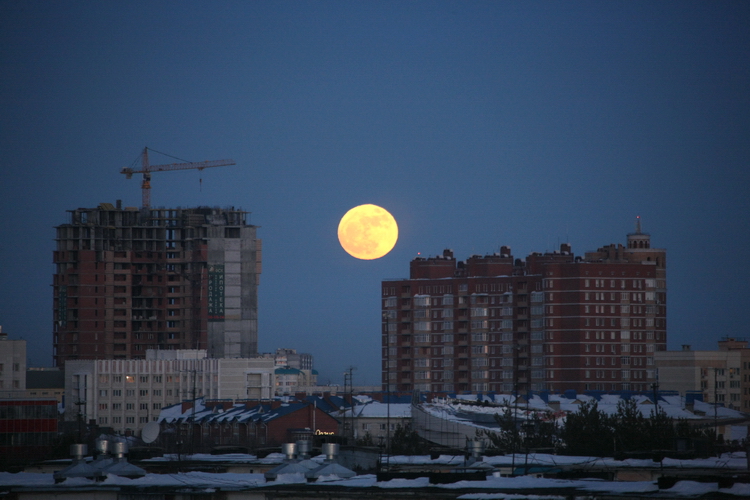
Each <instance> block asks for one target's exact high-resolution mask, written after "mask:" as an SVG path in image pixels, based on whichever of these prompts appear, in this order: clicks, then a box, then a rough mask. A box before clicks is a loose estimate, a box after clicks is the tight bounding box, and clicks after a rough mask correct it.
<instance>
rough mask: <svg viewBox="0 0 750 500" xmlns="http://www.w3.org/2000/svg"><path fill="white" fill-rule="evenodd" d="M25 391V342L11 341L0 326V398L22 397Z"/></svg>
mask: <svg viewBox="0 0 750 500" xmlns="http://www.w3.org/2000/svg"><path fill="white" fill-rule="evenodd" d="M25 391H26V341H25V340H23V339H20V340H11V339H9V338H8V334H7V333H3V329H2V327H1V326H0V397H2V398H17V397H23V396H24V395H25Z"/></svg>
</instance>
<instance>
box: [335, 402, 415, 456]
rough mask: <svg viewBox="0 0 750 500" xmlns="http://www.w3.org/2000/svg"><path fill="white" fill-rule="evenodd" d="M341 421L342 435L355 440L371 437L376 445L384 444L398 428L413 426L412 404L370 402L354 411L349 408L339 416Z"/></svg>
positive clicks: (358, 406) (359, 405) (357, 406)
mask: <svg viewBox="0 0 750 500" xmlns="http://www.w3.org/2000/svg"><path fill="white" fill-rule="evenodd" d="M336 417H337V418H338V419H339V420H341V423H342V433H343V434H344V435H346V436H353V437H354V439H362V438H365V437H366V436H367V435H369V436H370V438H371V439H372V441H373V443H374V444H376V445H380V444H384V443H385V442H386V440H387V436H388V428H389V427H390V434H391V437H393V433H394V432H395V430H396V427H398V426H399V425H400V426H401V427H407V426H409V425H410V424H411V403H391V404H390V405H388V404H387V403H380V402H378V401H369V402H367V403H365V404H357V405H355V406H354V408H353V410H352V409H351V408H348V409H346V410H344V411H342V412H341V413H340V414H337V415H336Z"/></svg>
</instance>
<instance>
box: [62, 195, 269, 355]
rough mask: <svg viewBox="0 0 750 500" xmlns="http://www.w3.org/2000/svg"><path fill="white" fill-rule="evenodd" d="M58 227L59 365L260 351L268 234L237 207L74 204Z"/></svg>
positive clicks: (254, 352) (250, 353) (252, 353)
mask: <svg viewBox="0 0 750 500" xmlns="http://www.w3.org/2000/svg"><path fill="white" fill-rule="evenodd" d="M68 213H69V220H68V221H67V223H65V224H62V225H60V226H57V228H56V230H57V239H56V240H57V249H56V250H55V252H54V263H55V266H56V271H55V275H54V283H53V300H54V327H53V331H54V340H53V357H54V362H55V365H57V366H62V365H64V364H65V361H66V360H68V359H139V358H145V356H146V350H147V349H167V350H173V349H206V350H207V351H208V354H209V356H210V357H215V358H239V357H244V358H246V357H250V356H253V355H255V354H256V353H257V346H258V321H257V318H258V281H259V276H260V272H261V240H259V239H257V237H256V226H253V225H251V224H248V223H247V212H245V211H242V210H239V209H235V208H211V207H196V208H143V209H138V208H130V207H125V208H122V206H121V203H120V202H119V201H118V202H117V204H116V205H112V204H110V203H102V204H100V205H99V206H98V207H96V208H78V209H76V210H69V211H68Z"/></svg>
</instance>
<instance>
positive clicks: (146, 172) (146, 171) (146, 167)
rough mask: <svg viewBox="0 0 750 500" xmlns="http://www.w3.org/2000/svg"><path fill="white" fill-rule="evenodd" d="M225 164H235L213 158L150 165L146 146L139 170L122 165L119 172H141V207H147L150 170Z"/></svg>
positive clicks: (158, 170)
mask: <svg viewBox="0 0 750 500" xmlns="http://www.w3.org/2000/svg"><path fill="white" fill-rule="evenodd" d="M226 165H236V163H235V162H234V160H213V161H199V162H190V163H169V164H165V165H151V164H149V162H148V148H147V147H146V148H143V154H142V155H141V168H140V169H139V170H136V169H133V168H130V167H123V168H122V170H120V173H121V174H125V177H126V178H127V179H130V178H131V177H133V174H143V182H142V183H141V192H142V195H143V208H149V207H150V206H151V172H165V171H168V170H188V169H197V170H203V169H204V168H211V167H224V166H226Z"/></svg>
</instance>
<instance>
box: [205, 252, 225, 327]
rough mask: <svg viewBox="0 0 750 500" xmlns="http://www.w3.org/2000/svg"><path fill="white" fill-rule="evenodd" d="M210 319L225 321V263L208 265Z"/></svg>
mask: <svg viewBox="0 0 750 500" xmlns="http://www.w3.org/2000/svg"><path fill="white" fill-rule="evenodd" d="M208 321H224V265H222V264H215V265H210V266H208Z"/></svg>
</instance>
